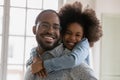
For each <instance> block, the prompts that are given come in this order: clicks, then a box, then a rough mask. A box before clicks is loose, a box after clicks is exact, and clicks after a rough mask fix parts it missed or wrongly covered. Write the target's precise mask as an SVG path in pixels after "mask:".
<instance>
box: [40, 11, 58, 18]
mask: <svg viewBox="0 0 120 80" xmlns="http://www.w3.org/2000/svg"><path fill="white" fill-rule="evenodd" d="M47 17H51V18H54V17H57V18H58V15H57V14H56V13H55V12H50V11H48V12H43V13H41V15H40V18H47Z"/></svg>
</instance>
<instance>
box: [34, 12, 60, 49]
mask: <svg viewBox="0 0 120 80" xmlns="http://www.w3.org/2000/svg"><path fill="white" fill-rule="evenodd" d="M59 39H60V22H59V17H58V16H57V15H56V14H55V13H53V12H45V13H43V14H42V16H41V18H40V21H39V22H38V26H37V30H36V40H37V42H38V44H39V45H40V46H41V48H42V49H45V50H50V49H52V48H54V47H55V46H56V45H57V43H58V41H59Z"/></svg>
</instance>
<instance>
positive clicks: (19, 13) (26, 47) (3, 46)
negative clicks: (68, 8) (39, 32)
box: [0, 0, 60, 80]
mask: <svg viewBox="0 0 120 80" xmlns="http://www.w3.org/2000/svg"><path fill="white" fill-rule="evenodd" d="M4 5H6V6H4ZM59 5H60V4H59ZM44 9H54V10H56V11H57V10H58V0H52V2H51V1H50V0H0V79H1V80H9V79H11V80H23V77H24V72H25V68H26V67H25V63H26V61H27V59H28V58H29V56H30V51H31V49H32V48H33V47H34V46H36V41H35V38H34V35H33V33H32V26H34V22H35V18H36V16H37V15H38V14H39V13H40V12H41V11H42V10H44ZM3 20H4V22H3ZM3 23H4V25H3ZM2 32H3V33H2ZM2 40H3V41H2ZM1 64H2V65H1ZM6 66H7V67H6Z"/></svg>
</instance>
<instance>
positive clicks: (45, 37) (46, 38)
mask: <svg viewBox="0 0 120 80" xmlns="http://www.w3.org/2000/svg"><path fill="white" fill-rule="evenodd" d="M44 38H45V39H53V38H52V37H44Z"/></svg>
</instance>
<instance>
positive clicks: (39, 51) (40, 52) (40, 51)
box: [36, 47, 45, 55]
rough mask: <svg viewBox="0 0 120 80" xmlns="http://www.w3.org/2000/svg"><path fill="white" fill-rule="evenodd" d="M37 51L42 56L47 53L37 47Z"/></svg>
mask: <svg viewBox="0 0 120 80" xmlns="http://www.w3.org/2000/svg"><path fill="white" fill-rule="evenodd" d="M36 51H37V53H39V54H40V55H42V54H43V53H44V52H45V50H44V49H42V48H41V47H37V49H36Z"/></svg>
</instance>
